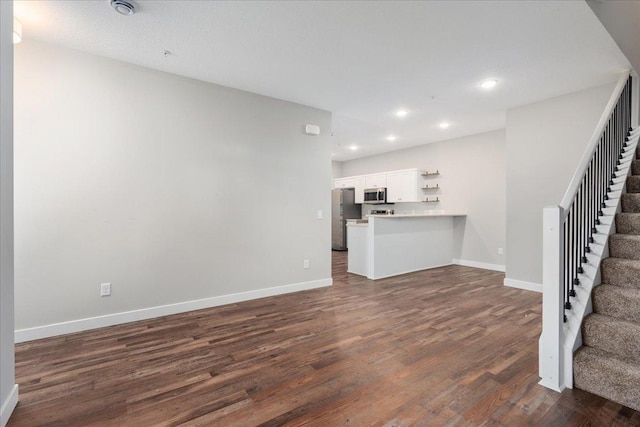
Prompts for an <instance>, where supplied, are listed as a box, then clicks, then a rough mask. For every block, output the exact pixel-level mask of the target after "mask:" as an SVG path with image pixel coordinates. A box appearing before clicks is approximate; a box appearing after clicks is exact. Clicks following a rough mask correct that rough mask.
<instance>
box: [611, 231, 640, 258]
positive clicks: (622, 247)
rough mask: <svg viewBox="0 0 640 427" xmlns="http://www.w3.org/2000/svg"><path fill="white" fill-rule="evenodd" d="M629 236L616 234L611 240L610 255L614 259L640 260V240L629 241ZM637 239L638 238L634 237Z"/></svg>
mask: <svg viewBox="0 0 640 427" xmlns="http://www.w3.org/2000/svg"><path fill="white" fill-rule="evenodd" d="M626 237H631V236H629V235H624V234H623V235H619V234H614V235H613V236H611V237H610V238H609V253H610V254H611V256H612V257H614V258H625V259H633V260H640V239H629V238H626ZM633 237H636V236H633Z"/></svg>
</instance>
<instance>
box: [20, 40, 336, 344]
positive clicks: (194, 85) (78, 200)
mask: <svg viewBox="0 0 640 427" xmlns="http://www.w3.org/2000/svg"><path fill="white" fill-rule="evenodd" d="M15 69H16V79H15V88H16V92H15V93H16V99H15V115H16V116H15V146H16V148H15V150H16V153H15V185H16V195H15V214H16V224H15V231H16V244H15V249H16V261H15V265H16V328H17V329H18V330H24V329H26V328H38V327H42V326H45V325H51V324H54V323H56V322H68V321H74V320H78V319H87V318H92V317H95V316H103V315H111V314H114V313H122V312H130V311H132V310H139V309H146V308H150V307H158V306H163V305H170V304H176V303H181V302H187V301H194V300H201V299H207V298H213V297H218V296H223V295H229V294H236V293H241V292H249V294H248V296H250V297H256V296H261V295H264V294H265V292H263V291H262V290H264V289H265V288H271V287H280V286H288V285H296V286H298V287H296V286H293V287H288V288H281V289H280V290H281V291H284V290H292V289H298V288H300V287H313V286H322V285H328V284H330V283H331V279H330V277H331V266H330V223H329V218H330V215H329V213H330V191H329V188H330V180H331V170H330V169H329V168H328V164H329V162H330V147H329V144H330V141H329V132H330V124H331V114H330V113H329V112H326V111H321V110H317V109H314V108H310V107H305V106H302V105H298V104H293V103H289V102H285V101H281V100H276V99H273V98H268V97H263V96H259V95H255V94H251V93H247V92H242V91H239V90H235V89H230V88H225V87H222V86H217V85H213V84H209V83H204V82H201V81H196V80H192V79H187V78H182V77H178V76H175V75H171V74H167V73H163V72H157V71H154V70H150V69H146V68H141V67H138V66H133V65H129V64H125V63H121V62H117V61H113V60H109V59H105V58H100V57H96V56H92V55H88V54H85V53H80V52H76V51H72V50H67V49H62V48H58V47H54V46H51V45H46V44H41V43H36V42H30V41H29V42H25V43H22V44H21V45H19V47H18V48H17V49H16V65H15ZM308 123H311V124H315V125H319V126H320V128H321V129H322V135H321V136H319V137H311V136H306V135H304V133H303V127H304V125H305V124H308ZM318 210H323V211H324V212H325V215H324V218H325V219H323V220H319V219H317V211H318ZM304 259H309V260H310V265H311V268H309V269H306V270H305V269H303V260H304ZM104 282H110V283H112V287H113V294H112V296H111V297H108V298H101V297H100V295H99V284H100V283H104ZM268 293H269V292H267V294H268ZM245 296H246V295H245ZM241 299H242V298H241ZM207 301H209V300H207ZM224 301H229V300H228V299H227V300H225V299H218V300H215V301H209V302H212V303H219V302H224ZM205 305H206V304H205ZM190 307H192V308H193V306H190ZM156 313H157V312H156ZM151 314H153V313H151ZM134 317H135V316H134ZM109 319H110V320H109V322H111V323H113V322H115V321H116V320H130V319H131V317H126V316H125V317H119V318H109ZM109 322H108V323H109ZM103 323H104V322H103ZM99 324H102V323H100V322H97V325H99ZM73 325H75V326H78V325H77V324H73ZM84 325H85V326H87V325H88V326H92V325H93V326H96V323H95V322H94V323H91V322H88V323H87V322H85V323H84ZM75 326H72V327H70V328H66V329H65V328H62V331H68V330H70V329H73V328H75ZM36 331H40V332H36V333H31V332H29V333H28V334H27V333H26V332H25V334H26V335H21V336H22V337H23V338H25V339H28V338H33V337H34V336H39V335H42V334H45V335H47V334H50V333H58V332H60V331H61V329H60V328H57V329H56V328H53V329H51V328H50V329H47V328H44V329H42V330H40V329H36ZM23 332H24V331H23Z"/></svg>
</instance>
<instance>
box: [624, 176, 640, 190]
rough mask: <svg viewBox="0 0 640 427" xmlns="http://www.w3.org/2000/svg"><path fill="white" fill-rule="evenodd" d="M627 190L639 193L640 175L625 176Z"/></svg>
mask: <svg viewBox="0 0 640 427" xmlns="http://www.w3.org/2000/svg"><path fill="white" fill-rule="evenodd" d="M627 192H629V193H640V176H635V175H632V176H629V177H627Z"/></svg>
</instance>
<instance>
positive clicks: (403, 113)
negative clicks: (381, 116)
mask: <svg viewBox="0 0 640 427" xmlns="http://www.w3.org/2000/svg"><path fill="white" fill-rule="evenodd" d="M407 114H409V112H408V111H407V110H398V111H396V116H398V117H405V116H406V115H407Z"/></svg>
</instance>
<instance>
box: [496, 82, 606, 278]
mask: <svg viewBox="0 0 640 427" xmlns="http://www.w3.org/2000/svg"><path fill="white" fill-rule="evenodd" d="M614 87H615V83H611V84H607V85H604V86H599V87H596V88H592V89H589V90H585V91H581V92H576V93H572V94H569V95H564V96H560V97H557V98H552V99H548V100H545V101H542V102H538V103H535V104H531V105H526V106H523V107H519V108H513V109H511V110H508V111H507V252H506V256H507V259H506V261H507V264H506V267H507V271H506V279H505V283H507V284H516V285H517V284H518V283H519V282H523V283H522V284H525V285H526V284H527V283H528V284H537V285H539V284H541V283H542V209H543V208H544V207H545V206H551V205H558V204H559V203H560V202H561V200H562V197H563V196H564V193H565V191H566V190H567V187H568V186H569V183H570V182H571V179H572V177H573V175H574V173H575V170H576V168H577V167H578V164H579V163H580V160H581V159H582V155H583V152H584V150H585V148H586V146H587V144H588V143H589V140H590V138H591V135H592V134H593V132H594V130H595V127H596V125H597V123H598V120H599V119H600V116H601V114H602V113H603V111H604V108H605V106H606V104H607V101H608V100H609V97H610V96H611V94H612V92H613V89H614ZM514 281H515V283H514Z"/></svg>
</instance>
